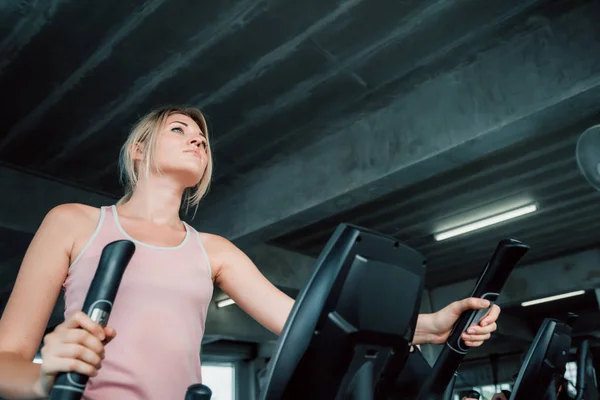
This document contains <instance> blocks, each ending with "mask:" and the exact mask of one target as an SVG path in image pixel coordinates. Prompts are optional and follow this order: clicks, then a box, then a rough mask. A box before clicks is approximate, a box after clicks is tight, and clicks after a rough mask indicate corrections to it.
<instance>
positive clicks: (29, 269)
mask: <svg viewBox="0 0 600 400" xmlns="http://www.w3.org/2000/svg"><path fill="white" fill-rule="evenodd" d="M81 207H85V206H81V205H77V204H65V205H61V206H58V207H56V208H54V209H52V210H51V211H50V212H49V213H48V214H47V215H46V217H45V218H44V220H43V222H42V224H41V225H40V227H39V229H38V231H37V232H36V234H35V236H34V237H33V240H32V241H31V243H30V245H29V248H28V249H27V252H26V254H25V257H24V258H23V262H22V264H21V268H20V270H19V274H18V276H17V280H16V282H15V285H14V288H13V291H12V293H11V296H10V298H9V300H8V303H7V305H6V308H5V310H4V314H3V315H2V318H1V319H0V396H3V397H7V398H16V399H22V398H35V397H37V396H38V393H37V390H36V388H35V386H36V383H37V381H38V379H39V376H40V365H38V364H34V363H33V362H32V360H33V357H34V356H35V354H36V353H37V350H38V348H39V346H40V343H41V340H42V337H43V335H44V332H45V329H46V326H47V323H48V319H49V317H50V314H51V312H52V310H53V308H54V305H55V303H56V300H57V298H58V295H59V293H60V290H61V286H62V283H63V282H64V279H65V276H66V274H67V269H68V266H69V262H70V254H71V249H72V247H73V243H74V232H75V231H76V228H74V226H77V224H79V226H81V221H82V218H85V215H82V213H85V211H83V210H82V209H81Z"/></svg>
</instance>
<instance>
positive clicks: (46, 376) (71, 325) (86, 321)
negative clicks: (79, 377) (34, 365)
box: [39, 311, 116, 396]
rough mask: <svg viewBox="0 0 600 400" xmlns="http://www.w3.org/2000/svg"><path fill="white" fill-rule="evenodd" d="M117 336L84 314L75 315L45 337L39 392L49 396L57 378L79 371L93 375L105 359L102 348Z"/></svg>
mask: <svg viewBox="0 0 600 400" xmlns="http://www.w3.org/2000/svg"><path fill="white" fill-rule="evenodd" d="M115 335H116V332H115V330H114V329H112V328H109V327H107V328H103V327H102V326H101V325H100V324H98V323H96V322H94V321H93V320H92V319H91V318H90V317H89V316H87V315H86V314H85V313H83V312H81V311H80V312H77V313H75V314H73V315H72V316H70V317H69V318H68V319H67V320H65V321H64V322H63V323H62V324H60V325H58V326H57V327H56V328H55V329H54V330H53V331H52V332H51V333H49V334H47V335H46V336H45V337H44V345H43V347H42V350H41V353H42V360H43V362H42V367H41V372H40V382H39V389H40V391H41V393H42V395H43V396H48V395H49V393H50V391H51V390H52V385H53V384H54V381H55V379H56V375H57V374H58V373H60V372H78V373H80V374H83V375H87V376H90V377H92V376H96V375H97V374H98V370H99V369H100V367H101V363H102V360H103V359H104V346H105V345H106V344H108V342H110V341H111V340H112V339H113V338H114V337H115Z"/></svg>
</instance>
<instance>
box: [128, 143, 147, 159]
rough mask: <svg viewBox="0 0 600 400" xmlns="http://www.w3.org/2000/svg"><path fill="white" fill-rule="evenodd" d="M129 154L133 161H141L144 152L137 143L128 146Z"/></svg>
mask: <svg viewBox="0 0 600 400" xmlns="http://www.w3.org/2000/svg"><path fill="white" fill-rule="evenodd" d="M129 153H130V155H131V159H132V160H133V161H141V160H142V159H143V158H144V151H143V149H142V146H141V144H140V143H139V142H138V143H133V144H132V145H131V146H129Z"/></svg>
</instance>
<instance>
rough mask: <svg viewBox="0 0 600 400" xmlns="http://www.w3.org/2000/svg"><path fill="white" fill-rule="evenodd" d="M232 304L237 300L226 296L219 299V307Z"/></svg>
mask: <svg viewBox="0 0 600 400" xmlns="http://www.w3.org/2000/svg"><path fill="white" fill-rule="evenodd" d="M232 304H235V301H233V299H230V298H226V299H223V300H219V301H217V308H223V307H227V306H230V305H232Z"/></svg>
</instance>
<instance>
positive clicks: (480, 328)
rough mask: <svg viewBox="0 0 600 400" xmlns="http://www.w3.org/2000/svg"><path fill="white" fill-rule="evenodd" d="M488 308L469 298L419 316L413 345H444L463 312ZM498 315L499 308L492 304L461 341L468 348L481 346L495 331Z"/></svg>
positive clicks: (483, 301) (485, 304) (479, 300)
mask: <svg viewBox="0 0 600 400" xmlns="http://www.w3.org/2000/svg"><path fill="white" fill-rule="evenodd" d="M489 306H490V303H489V302H488V301H487V300H482V299H478V298H474V297H470V298H466V299H463V300H459V301H455V302H453V303H450V304H449V305H447V306H446V307H444V308H442V309H441V310H440V311H438V312H436V313H433V314H422V315H419V319H418V321H417V327H416V330H415V335H414V341H413V343H414V344H424V343H432V344H442V343H445V342H446V340H447V339H448V336H450V332H451V331H452V328H453V327H454V324H455V323H456V321H457V320H458V318H459V317H460V315H461V314H462V313H463V312H465V311H469V310H481V309H485V308H488V307H489ZM499 315H500V307H498V306H497V305H495V304H494V305H493V306H492V307H491V308H490V310H489V311H488V312H487V313H486V314H485V316H484V317H483V318H482V319H481V321H479V323H478V324H476V325H472V326H471V327H469V329H467V331H466V332H464V333H463V335H462V340H463V341H464V342H465V344H466V345H467V346H469V347H478V346H481V345H482V344H483V342H484V341H486V340H488V339H489V338H490V336H491V333H492V332H494V331H495V330H496V328H497V325H496V320H497V319H498V316H499Z"/></svg>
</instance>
